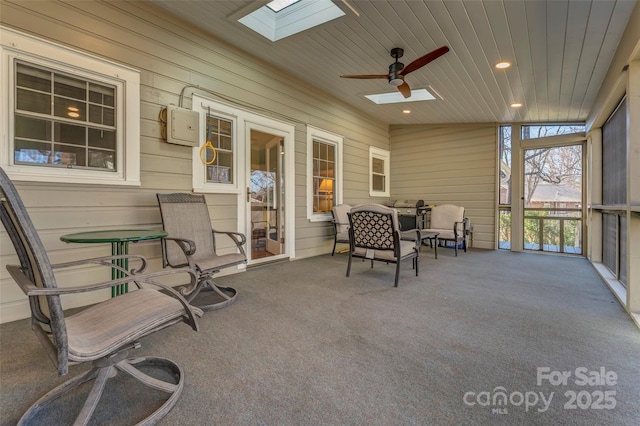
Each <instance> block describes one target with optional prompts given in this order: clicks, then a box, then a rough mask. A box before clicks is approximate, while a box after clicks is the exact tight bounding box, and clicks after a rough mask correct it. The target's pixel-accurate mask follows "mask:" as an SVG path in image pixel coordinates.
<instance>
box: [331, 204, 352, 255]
mask: <svg viewBox="0 0 640 426" xmlns="http://www.w3.org/2000/svg"><path fill="white" fill-rule="evenodd" d="M349 210H351V205H349V204H339V205H337V206H333V209H331V216H332V218H333V219H332V221H331V223H333V250H332V251H331V256H333V254H334V253H335V252H336V244H338V243H344V244H349V216H347V213H349Z"/></svg>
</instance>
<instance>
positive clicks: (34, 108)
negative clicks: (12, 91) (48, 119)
mask: <svg viewBox="0 0 640 426" xmlns="http://www.w3.org/2000/svg"><path fill="white" fill-rule="evenodd" d="M16 94H17V99H16V108H17V109H18V110H20V111H29V112H35V113H38V114H51V95H48V94H45V93H36V92H32V91H29V90H24V89H18V90H17V92H16Z"/></svg>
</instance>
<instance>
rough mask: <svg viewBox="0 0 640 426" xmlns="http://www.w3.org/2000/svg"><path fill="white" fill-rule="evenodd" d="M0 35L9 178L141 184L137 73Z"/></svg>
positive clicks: (4, 159) (1, 160)
mask: <svg viewBox="0 0 640 426" xmlns="http://www.w3.org/2000/svg"><path fill="white" fill-rule="evenodd" d="M0 35H1V37H0V40H1V42H0V48H1V58H0V59H1V62H2V69H3V70H7V73H3V75H2V88H1V89H0V96H1V98H2V99H3V101H2V102H3V105H2V111H3V113H2V114H0V124H1V126H0V128H1V129H2V130H1V132H2V137H3V140H6V141H8V143H7V144H4V145H3V147H2V149H1V150H0V165H2V166H3V167H4V168H5V170H6V171H7V173H8V174H9V176H10V177H11V178H13V179H16V180H31V181H46V182H64V183H89V184H105V185H114V184H115V185H140V75H139V72H138V71H136V70H133V69H131V68H128V67H126V66H123V65H120V64H116V63H113V62H111V61H108V60H104V59H101V58H98V57H96V56H92V55H89V54H86V53H83V52H79V51H76V50H73V49H70V48H67V47H64V46H61V45H57V44H54V43H51V42H48V41H46V40H43V39H39V38H36V37H32V36H28V35H26V34H23V33H20V32H17V31H14V30H10V29H7V28H4V27H0ZM125 111H126V114H125ZM125 117H126V122H125Z"/></svg>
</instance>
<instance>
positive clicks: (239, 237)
mask: <svg viewBox="0 0 640 426" xmlns="http://www.w3.org/2000/svg"><path fill="white" fill-rule="evenodd" d="M211 231H212V232H213V233H214V234H224V235H227V236H228V237H229V238H231V239H232V240H233V242H234V243H235V244H236V246H238V247H240V246H243V245H245V243H246V242H247V237H246V236H245V235H244V234H242V233H240V232H233V231H219V230H217V229H212V230H211Z"/></svg>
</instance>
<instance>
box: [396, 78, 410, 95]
mask: <svg viewBox="0 0 640 426" xmlns="http://www.w3.org/2000/svg"><path fill="white" fill-rule="evenodd" d="M398 90H399V91H400V93H402V96H404V97H405V98H409V97H411V87H409V85H408V84H407V82H406V81H405V82H404V83H402V84H401V85H400V86H398Z"/></svg>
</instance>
